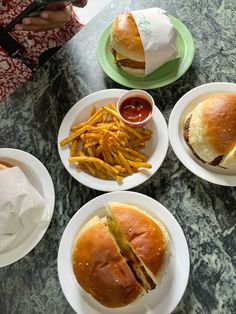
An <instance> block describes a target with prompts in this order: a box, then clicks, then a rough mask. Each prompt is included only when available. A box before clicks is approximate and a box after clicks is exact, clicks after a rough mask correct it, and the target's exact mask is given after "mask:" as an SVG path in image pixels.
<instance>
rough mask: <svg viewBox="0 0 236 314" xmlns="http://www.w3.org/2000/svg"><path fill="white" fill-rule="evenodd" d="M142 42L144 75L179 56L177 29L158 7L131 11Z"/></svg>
mask: <svg viewBox="0 0 236 314" xmlns="http://www.w3.org/2000/svg"><path fill="white" fill-rule="evenodd" d="M131 13H132V15H133V17H134V20H135V23H136V25H137V27H138V30H139V34H140V37H141V40H142V43H143V48H144V57H145V75H148V74H150V73H151V72H153V71H155V70H157V69H158V68H159V67H160V66H162V65H163V64H164V63H166V62H167V61H170V60H173V59H175V58H178V57H179V52H178V49H177V45H176V38H177V31H176V29H175V27H174V26H173V25H172V23H171V21H170V18H169V17H168V16H167V15H166V12H165V11H164V10H162V9H159V8H150V9H144V10H136V11H132V12H131Z"/></svg>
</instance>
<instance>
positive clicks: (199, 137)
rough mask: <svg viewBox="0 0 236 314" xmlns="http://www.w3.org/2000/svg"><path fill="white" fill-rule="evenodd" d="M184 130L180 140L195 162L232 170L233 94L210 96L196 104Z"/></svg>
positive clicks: (235, 163) (235, 156)
mask: <svg viewBox="0 0 236 314" xmlns="http://www.w3.org/2000/svg"><path fill="white" fill-rule="evenodd" d="M184 129H185V131H184V138H185V140H186V142H187V144H188V145H189V147H190V148H191V149H192V151H193V152H194V154H195V155H196V156H197V157H198V158H199V159H201V160H202V161H203V162H205V163H208V164H210V165H213V166H222V167H225V168H231V169H236V153H235V147H236V93H234V94H233V93H232V94H221V95H216V96H212V97H209V98H207V99H205V100H204V101H202V102H201V103H199V104H198V105H197V106H196V107H195V108H194V110H193V111H192V113H191V115H190V117H189V118H188V119H187V120H186V121H185V127H184Z"/></svg>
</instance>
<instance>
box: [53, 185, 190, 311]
mask: <svg viewBox="0 0 236 314" xmlns="http://www.w3.org/2000/svg"><path fill="white" fill-rule="evenodd" d="M122 197H123V198H124V200H121V199H122ZM114 199H119V201H120V202H129V203H130V201H127V199H133V201H132V204H134V205H137V206H141V207H143V205H139V204H140V203H141V202H143V204H144V203H145V206H146V202H149V205H148V206H149V207H152V209H148V208H147V207H148V206H146V208H147V212H148V213H149V212H152V213H154V211H155V210H156V208H158V210H159V212H158V213H157V214H156V213H155V214H154V216H157V217H158V216H159V217H160V220H161V221H162V223H164V224H165V225H166V227H167V229H168V226H169V227H170V225H172V228H173V230H172V233H171V232H170V230H169V229H168V232H169V233H170V239H171V242H172V243H171V244H172V245H173V247H174V244H175V245H177V247H178V246H181V250H180V251H181V256H180V253H178V251H179V250H178V249H176V248H175V252H174V253H176V254H175V255H176V256H174V257H173V256H172V257H173V259H174V262H175V267H177V266H176V264H178V263H177V261H180V260H181V263H183V262H182V260H183V256H184V257H185V266H184V270H185V271H184V273H181V288H182V290H181V291H178V298H176V300H175V302H174V305H173V304H172V307H171V312H172V311H173V310H174V309H175V308H176V306H177V305H178V304H179V302H180V301H181V299H182V297H183V295H184V292H185V290H186V287H187V284H188V280H189V274H190V255H189V248H188V244H187V240H186V237H185V234H184V232H183V229H182V228H181V226H180V224H179V223H178V221H177V220H176V218H175V217H174V215H173V214H172V213H171V212H170V211H169V210H168V209H167V208H166V207H165V206H164V205H162V204H161V203H159V202H158V201H157V200H156V199H154V198H152V197H150V196H147V195H145V194H142V193H138V192H134V191H114V192H109V193H106V194H102V195H99V196H97V197H95V198H93V199H91V200H90V201H88V202H87V203H85V204H84V205H83V206H81V207H80V208H79V209H78V210H77V211H76V213H75V214H74V215H73V216H72V218H71V219H70V221H69V222H68V224H67V225H66V227H65V229H64V231H63V234H62V236H61V239H60V244H59V247H58V255H57V273H58V278H59V282H60V286H61V289H62V291H63V294H64V296H65V298H66V300H67V302H68V303H69V304H70V306H71V307H72V308H73V309H74V310H75V312H76V313H81V314H82V313H83V314H84V313H85V312H84V310H81V309H78V308H77V307H75V305H74V304H73V302H72V299H71V298H73V297H74V296H75V295H74V296H72V294H71V295H70V294H69V293H67V290H66V287H65V285H64V281H65V282H68V281H67V280H69V281H70V284H71V283H72V282H71V280H72V281H73V283H74V284H75V285H76V286H77V287H79V285H78V283H77V282H76V279H75V277H74V275H73V270H72V267H71V264H69V263H67V268H66V269H67V270H68V271H70V274H71V278H68V275H66V274H67V272H65V271H63V269H64V270H65V268H64V266H65V265H66V261H67V262H68V259H69V260H70V257H71V249H72V246H73V240H74V239H75V237H76V235H77V233H78V232H79V230H80V228H82V227H83V225H84V223H86V221H87V220H88V219H89V218H90V217H91V215H92V214H93V215H96V213H97V210H98V206H99V208H100V207H101V204H103V206H104V204H105V203H107V202H108V201H114ZM141 200H142V201H141ZM150 204H152V205H150ZM95 206H96V207H97V210H96V209H93V207H95ZM154 208H155V209H154ZM164 216H165V218H163V217H164ZM75 225H76V227H75ZM167 225H168V226H167ZM75 229H76V231H75ZM174 231H175V232H174ZM173 234H174V235H175V236H176V242H174V239H173V237H172V236H173ZM177 235H178V236H180V238H181V241H180V239H179V238H178V236H177ZM177 238H178V241H177ZM68 239H70V240H71V244H70V250H68V248H69V246H68ZM64 249H66V250H67V256H66V257H65V252H64ZM172 249H174V248H172ZM172 254H173V252H172ZM178 254H179V255H178ZM177 257H178V258H177ZM63 276H65V279H64V278H63ZM183 277H184V280H182V279H183ZM79 289H80V291H82V293H83V289H82V288H81V287H79ZM80 296H81V295H80ZM89 298H91V300H93V298H92V297H91V296H89ZM141 300H142V299H141ZM138 302H139V301H138ZM97 306H99V307H101V306H102V305H100V304H99V303H98V305H97ZM102 308H104V313H112V312H113V313H114V309H110V311H109V309H108V308H106V307H104V306H102ZM126 308H127V307H123V308H120V309H121V310H122V309H126ZM105 309H106V311H105ZM118 310H119V308H118ZM154 310H155V309H154ZM94 313H96V314H97V313H100V311H99V309H96V312H94ZM122 313H123V312H122ZM132 313H133V312H132ZM148 313H150V314H154V311H153V308H152V309H151V310H150V311H149V312H148ZM166 313H167V312H166ZM168 313H169V311H168ZM163 314H164V313H163Z"/></svg>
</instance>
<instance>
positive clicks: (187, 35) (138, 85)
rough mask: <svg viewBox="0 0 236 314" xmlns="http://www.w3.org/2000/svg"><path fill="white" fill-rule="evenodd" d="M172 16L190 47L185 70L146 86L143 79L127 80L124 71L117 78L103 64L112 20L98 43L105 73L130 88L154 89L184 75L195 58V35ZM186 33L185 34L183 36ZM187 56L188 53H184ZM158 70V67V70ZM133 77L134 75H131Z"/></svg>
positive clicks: (101, 63)
mask: <svg viewBox="0 0 236 314" xmlns="http://www.w3.org/2000/svg"><path fill="white" fill-rule="evenodd" d="M168 16H169V17H170V19H172V20H173V21H175V23H177V25H178V24H179V25H180V27H181V28H182V31H181V32H180V31H179V29H177V31H178V33H179V35H180V36H181V38H182V39H183V41H184V46H185V47H189V55H187V56H188V58H189V61H188V63H187V65H186V66H185V67H184V71H182V72H181V73H180V74H178V75H176V76H174V78H170V79H168V77H169V76H171V74H168V75H167V79H165V81H164V82H163V83H162V81H163V79H162V80H161V82H159V83H155V82H156V81H155V80H152V81H151V83H150V84H149V85H148V86H146V85H147V84H145V83H146V81H141V80H138V81H136V79H135V77H134V79H133V80H132V81H131V80H129V81H128V82H127V78H126V77H123V76H122V73H119V72H116V74H118V76H119V77H121V78H120V79H117V78H116V77H114V75H113V74H112V75H111V74H110V73H109V71H107V70H106V69H104V65H103V60H107V59H106V58H105V55H106V53H104V51H106V45H107V41H108V38H109V37H108V36H109V34H107V33H108V32H109V31H110V29H111V25H112V22H110V23H109V24H108V25H107V26H106V27H105V28H104V29H103V31H102V33H101V35H100V37H99V39H98V42H97V45H96V55H97V59H98V63H99V65H100V67H101V68H102V70H103V71H104V73H105V74H106V75H107V76H108V77H110V78H111V79H112V80H113V81H114V82H116V83H118V84H121V85H123V86H126V87H129V88H141V89H146V90H148V89H154V88H160V87H164V86H167V85H170V84H172V83H174V82H175V81H177V80H178V79H179V78H180V77H181V76H183V75H184V74H185V73H186V72H187V70H188V69H189V68H190V66H191V64H192V62H193V59H194V55H195V44H194V39H193V36H192V34H191V32H190V31H189V29H188V28H187V26H186V25H185V24H184V23H183V22H182V21H181V20H180V19H178V18H176V17H174V16H172V15H168ZM183 34H184V36H183ZM104 37H105V39H104V41H105V43H106V44H105V47H104V45H102V44H101V42H102V41H103V38H104ZM101 46H102V47H103V49H102V51H100V47H101ZM184 55H185V56H186V53H185V54H184ZM107 64H108V65H109V66H110V64H109V62H108V61H107ZM156 71H158V69H157V70H156ZM131 78H132V77H131ZM123 79H125V82H124V81H123Z"/></svg>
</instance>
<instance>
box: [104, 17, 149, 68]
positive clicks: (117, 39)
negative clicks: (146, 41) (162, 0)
mask: <svg viewBox="0 0 236 314" xmlns="http://www.w3.org/2000/svg"><path fill="white" fill-rule="evenodd" d="M110 44H111V46H112V48H113V49H115V50H116V51H117V52H118V53H120V54H121V55H123V56H124V57H126V58H127V59H131V60H134V61H137V62H145V59H144V49H143V44H142V40H141V37H140V34H139V31H138V28H137V25H136V23H135V20H134V18H133V15H132V14H131V13H129V12H127V13H122V14H120V15H118V16H117V17H116V19H115V20H114V21H113V23H112V31H111V37H110Z"/></svg>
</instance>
